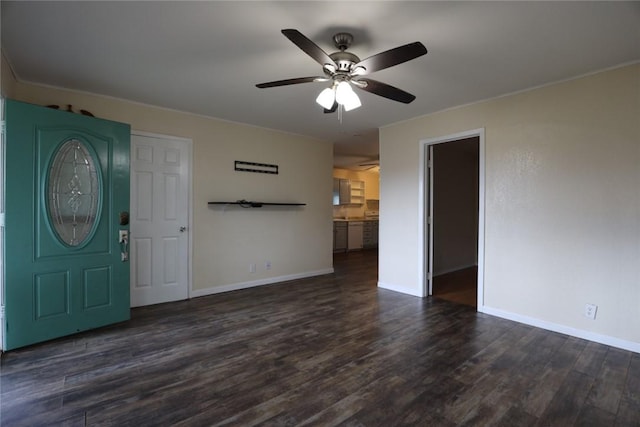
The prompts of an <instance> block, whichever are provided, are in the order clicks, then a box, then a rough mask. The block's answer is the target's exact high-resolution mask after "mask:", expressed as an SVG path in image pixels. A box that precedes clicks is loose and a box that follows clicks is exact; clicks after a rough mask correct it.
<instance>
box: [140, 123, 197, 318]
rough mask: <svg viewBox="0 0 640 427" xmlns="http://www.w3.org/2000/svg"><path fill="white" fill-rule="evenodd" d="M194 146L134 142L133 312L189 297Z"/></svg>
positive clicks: (152, 139) (155, 139)
mask: <svg viewBox="0 0 640 427" xmlns="http://www.w3.org/2000/svg"><path fill="white" fill-rule="evenodd" d="M190 177H191V141H190V140H185V139H179V138H172V137H165V136H157V135H149V134H136V133H134V134H133V135H132V136H131V213H130V221H131V227H130V229H131V238H130V242H131V251H130V253H131V306H132V307H137V306H142V305H150V304H158V303H163V302H169V301H178V300H183V299H187V298H188V297H189V276H190V272H189V248H190V236H191V233H190V227H189V225H190V224H189V220H190V206H189V205H190V196H189V194H190V182H191V178H190Z"/></svg>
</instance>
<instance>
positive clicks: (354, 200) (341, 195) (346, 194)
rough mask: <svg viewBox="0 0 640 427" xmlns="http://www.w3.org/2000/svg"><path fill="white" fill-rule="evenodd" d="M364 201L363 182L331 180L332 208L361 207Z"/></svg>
mask: <svg viewBox="0 0 640 427" xmlns="http://www.w3.org/2000/svg"><path fill="white" fill-rule="evenodd" d="M364 201H365V198H364V181H359V180H355V179H340V178H333V204H334V206H337V205H362V204H364Z"/></svg>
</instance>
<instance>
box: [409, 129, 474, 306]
mask: <svg viewBox="0 0 640 427" xmlns="http://www.w3.org/2000/svg"><path fill="white" fill-rule="evenodd" d="M472 137H478V139H479V147H478V157H479V158H478V162H479V164H478V279H477V287H478V301H477V310H478V311H479V312H481V313H482V312H484V247H485V245H484V232H485V230H484V229H485V220H484V211H485V155H484V150H485V145H484V128H478V129H472V130H468V131H464V132H460V133H455V134H451V135H444V136H439V137H435V138H428V139H422V140H420V141H419V144H420V156H419V164H420V166H419V174H418V175H419V177H418V236H419V237H418V239H419V244H418V279H419V283H422V296H429V295H431V294H432V291H433V289H432V286H431V278H432V277H430V276H431V275H432V274H433V272H432V271H429V269H430V268H431V267H432V265H433V263H432V261H431V260H432V259H433V231H432V225H433V224H427V220H428V216H429V211H430V209H432V208H433V200H432V197H433V175H432V170H433V169H432V168H430V167H429V165H428V164H427V160H426V157H427V154H428V153H429V151H430V148H431V147H432V146H433V145H435V144H444V143H447V142H455V141H458V140H461V139H467V138H472ZM428 232H429V234H427V233H428ZM427 256H429V258H430V260H427V259H426V257H427Z"/></svg>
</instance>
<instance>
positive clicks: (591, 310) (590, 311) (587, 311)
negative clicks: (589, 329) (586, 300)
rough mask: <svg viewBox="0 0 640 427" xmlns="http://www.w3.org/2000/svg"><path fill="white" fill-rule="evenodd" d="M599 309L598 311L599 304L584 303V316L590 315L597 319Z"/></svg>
mask: <svg viewBox="0 0 640 427" xmlns="http://www.w3.org/2000/svg"><path fill="white" fill-rule="evenodd" d="M597 311H598V306H597V305H595V304H585V305H584V317H588V318H589V319H591V320H596V312H597Z"/></svg>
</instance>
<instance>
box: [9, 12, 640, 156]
mask: <svg viewBox="0 0 640 427" xmlns="http://www.w3.org/2000/svg"><path fill="white" fill-rule="evenodd" d="M1 7H2V10H1V13H2V15H1V19H2V34H1V35H2V41H1V43H2V48H3V52H4V55H5V57H6V59H7V60H8V62H9V64H10V65H11V67H12V69H13V72H14V74H15V76H16V78H17V79H18V80H20V81H23V82H29V83H37V84H45V85H52V86H57V87H62V88H68V89H74V90H79V91H86V92H91V93H96V94H103V95H109V96H113V97H117V98H122V99H127V100H132V101H137V102H141V103H145V104H151V105H156V106H161V107H165V108H170V109H175V110H180V111H186V112H191V113H196V114H201V115H205V116H211V117H217V118H221V119H225V120H231V121H235V122H240V123H247V124H251V125H256V126H261V127H266V128H271V129H278V130H283V131H287V132H293V133H296V134H302V135H307V136H311V137H315V138H319V139H323V140H329V141H331V142H333V143H334V147H335V148H334V151H335V155H336V158H335V161H336V164H337V165H341V166H349V165H355V164H358V163H360V162H363V161H365V160H367V159H372V158H375V157H376V156H377V154H378V128H379V127H382V126H385V125H389V124H391V123H395V122H398V121H402V120H407V119H410V118H413V117H417V116H421V115H425V114H428V113H432V112H435V111H439V110H443V109H446V108H450V107H454V106H457V105H462V104H467V103H472V102H476V101H479V100H483V99H488V98H492V97H496V96H500V95H503V94H507V93H511V92H515V91H519V90H523V89H527V88H531V87H535V86H539V85H544V84H547V83H551V82H556V81H560V80H563V79H568V78H572V77H575V76H579V75H582V74H586V73H590V72H593V71H598V70H603V69H606V68H609V67H613V66H617V65H620V64H625V63H629V62H635V61H639V60H640V2H591V1H588V2H578V1H573V2H523V1H517V2H419V1H373V2H369V1H340V2H328V1H321V2H311V1H309V2H307V1H304V2H302V1H301V2H292V1H284V2H276V1H258V2H248V1H229V2H222V1H215V2H214V1H211V2H206V1H205V2H183V1H179V2H151V1H143V2H135V1H129V2H94V1H91V2H57V1H47V2H31V1H19V2H12V1H2V2H1ZM284 28H295V29H297V30H299V31H300V32H302V33H303V34H304V35H306V36H307V37H308V38H309V39H311V40H312V41H313V42H315V43H316V44H317V45H318V46H320V47H321V48H322V49H323V50H325V51H326V52H327V53H331V52H333V51H335V50H336V49H335V48H334V46H333V44H332V42H331V38H332V35H333V34H334V33H336V32H340V31H348V32H351V33H352V34H353V35H354V37H355V40H354V43H353V45H352V46H351V48H350V49H349V50H350V51H351V52H353V53H355V54H356V55H358V56H359V57H360V58H361V59H364V58H366V57H368V56H371V55H374V54H377V53H379V52H382V51H385V50H388V49H391V48H394V47H397V46H400V45H404V44H407V43H411V42H414V41H420V42H422V43H423V44H424V45H425V46H426V47H427V49H428V50H429V53H428V54H427V55H425V56H422V57H420V58H417V59H415V60H413V61H409V62H406V63H404V64H400V65H397V66H395V67H392V68H388V69H386V70H382V71H379V72H376V73H374V74H372V75H371V77H372V78H374V79H376V80H379V81H382V82H385V83H387V84H390V85H393V86H396V87H399V88H401V89H403V90H405V91H407V92H410V93H412V94H414V95H416V97H417V99H416V100H415V101H414V102H413V103H411V104H402V103H398V102H394V101H391V100H388V99H386V98H382V97H379V96H376V95H372V94H370V93H367V92H363V91H358V95H359V96H360V98H361V100H362V104H363V105H362V107H361V108H358V109H356V110H352V111H350V112H345V113H344V115H343V117H342V122H339V121H338V117H337V114H324V113H323V112H322V108H321V107H320V106H318V105H317V104H316V103H315V102H314V100H315V98H316V96H317V95H318V93H319V92H320V91H321V90H322V89H323V88H324V87H326V86H328V84H327V83H306V84H300V85H294V86H283V87H276V88H268V89H258V88H256V87H255V84H256V83H262V82H267V81H272V80H281V79H287V78H293V77H306V76H315V75H322V71H321V67H320V65H318V64H317V63H316V62H315V61H314V60H313V59H311V58H310V57H309V56H307V55H306V54H305V53H304V52H302V51H301V50H300V49H299V48H298V47H296V46H295V45H294V44H293V43H292V42H290V41H289V40H288V39H287V38H285V37H284V36H283V35H282V34H281V33H280V30H281V29H284Z"/></svg>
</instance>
